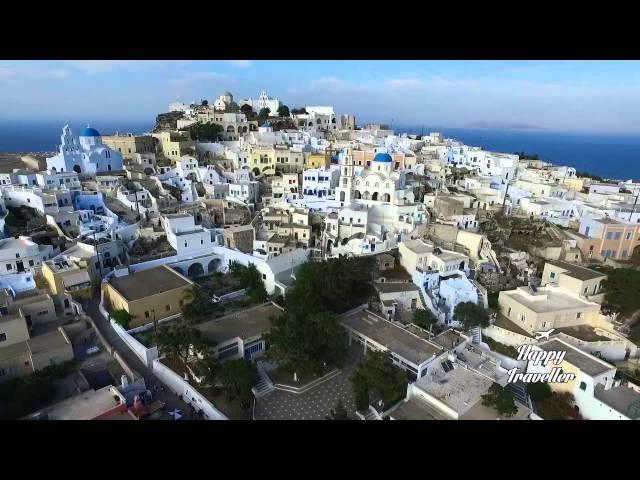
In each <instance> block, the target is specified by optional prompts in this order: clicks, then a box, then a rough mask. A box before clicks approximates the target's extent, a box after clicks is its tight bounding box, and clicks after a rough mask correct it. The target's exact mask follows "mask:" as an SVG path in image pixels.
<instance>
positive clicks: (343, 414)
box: [326, 398, 349, 420]
mask: <svg viewBox="0 0 640 480" xmlns="http://www.w3.org/2000/svg"><path fill="white" fill-rule="evenodd" d="M326 419H327V420H349V414H348V413H347V409H346V408H345V406H344V403H342V399H341V398H340V399H338V403H336V406H335V408H332V409H331V412H330V413H329V415H328V416H327V417H326Z"/></svg>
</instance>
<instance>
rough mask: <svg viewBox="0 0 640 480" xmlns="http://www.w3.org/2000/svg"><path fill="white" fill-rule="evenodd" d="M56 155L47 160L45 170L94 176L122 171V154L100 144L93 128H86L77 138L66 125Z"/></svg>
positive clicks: (99, 137)
mask: <svg viewBox="0 0 640 480" xmlns="http://www.w3.org/2000/svg"><path fill="white" fill-rule="evenodd" d="M60 139H61V145H60V147H59V151H58V153H57V154H56V155H55V156H53V157H49V158H47V170H50V171H52V172H71V171H74V172H76V173H89V174H94V175H95V174H96V173H99V172H111V171H117V170H122V154H121V153H120V152H118V151H117V150H113V149H111V148H109V147H107V146H106V145H103V144H102V137H101V136H100V133H98V131H97V130H96V129H95V128H91V127H89V126H87V127H86V128H84V129H82V131H81V132H80V135H79V136H78V137H76V136H74V135H73V133H72V132H71V129H70V128H69V126H68V125H65V126H64V128H63V129H62V135H61V136H60Z"/></svg>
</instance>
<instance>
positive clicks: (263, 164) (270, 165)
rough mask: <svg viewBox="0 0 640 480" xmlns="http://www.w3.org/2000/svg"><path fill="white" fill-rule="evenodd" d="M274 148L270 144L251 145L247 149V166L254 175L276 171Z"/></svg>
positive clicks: (272, 173) (269, 173) (271, 173)
mask: <svg viewBox="0 0 640 480" xmlns="http://www.w3.org/2000/svg"><path fill="white" fill-rule="evenodd" d="M275 159H276V149H275V148H274V147H272V146H266V145H253V146H251V148H250V150H249V168H250V169H251V171H252V172H253V173H254V174H255V175H259V174H261V173H266V174H267V175H274V174H275V173H276V170H275V165H276V160H275Z"/></svg>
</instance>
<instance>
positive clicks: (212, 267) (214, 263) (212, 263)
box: [207, 258, 222, 273]
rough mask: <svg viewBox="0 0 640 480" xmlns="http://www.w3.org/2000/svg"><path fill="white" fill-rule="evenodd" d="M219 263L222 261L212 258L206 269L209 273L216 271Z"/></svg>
mask: <svg viewBox="0 0 640 480" xmlns="http://www.w3.org/2000/svg"><path fill="white" fill-rule="evenodd" d="M220 263H222V262H221V260H220V259H219V258H214V259H213V260H211V261H210V262H209V265H207V271H208V272H209V273H213V272H217V271H218V268H219V267H220Z"/></svg>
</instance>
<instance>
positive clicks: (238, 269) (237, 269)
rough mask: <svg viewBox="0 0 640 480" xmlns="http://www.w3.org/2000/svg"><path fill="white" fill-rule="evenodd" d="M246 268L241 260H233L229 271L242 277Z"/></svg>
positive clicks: (235, 275)
mask: <svg viewBox="0 0 640 480" xmlns="http://www.w3.org/2000/svg"><path fill="white" fill-rule="evenodd" d="M244 268H245V267H244V265H242V264H241V263H240V262H238V261H237V260H232V261H231V263H230V264H229V273H230V274H231V275H233V276H234V277H240V275H241V274H242V271H243V270H244Z"/></svg>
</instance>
